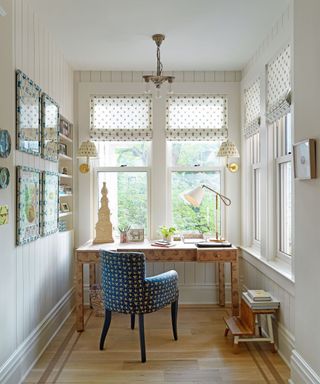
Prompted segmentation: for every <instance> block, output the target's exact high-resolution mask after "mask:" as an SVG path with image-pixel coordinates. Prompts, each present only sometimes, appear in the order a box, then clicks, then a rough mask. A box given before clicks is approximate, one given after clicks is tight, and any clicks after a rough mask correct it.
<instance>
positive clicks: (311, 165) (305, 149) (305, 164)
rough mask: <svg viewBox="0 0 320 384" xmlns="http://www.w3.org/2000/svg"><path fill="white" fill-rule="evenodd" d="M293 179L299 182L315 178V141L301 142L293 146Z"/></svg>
mask: <svg viewBox="0 0 320 384" xmlns="http://www.w3.org/2000/svg"><path fill="white" fill-rule="evenodd" d="M293 169H294V177H295V179H299V180H309V179H314V178H316V141H315V139H306V140H302V141H300V142H298V143H296V144H293Z"/></svg>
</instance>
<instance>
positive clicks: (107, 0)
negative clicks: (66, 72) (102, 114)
mask: <svg viewBox="0 0 320 384" xmlns="http://www.w3.org/2000/svg"><path fill="white" fill-rule="evenodd" d="M288 1H289V0H158V1H155V0H29V2H30V4H31V6H32V8H33V9H34V10H35V12H36V13H37V14H38V15H39V16H40V18H41V19H42V22H43V24H44V25H45V26H46V27H47V29H48V30H49V31H50V32H51V33H52V35H53V36H54V38H55V40H56V42H57V44H58V46H59V47H60V48H61V50H62V51H63V53H64V56H65V58H66V59H67V61H68V62H69V63H70V64H71V65H72V66H73V68H74V69H77V70H86V69H87V70H88V69H89V70H123V71H125V70H155V63H156V56H155V49H156V47H155V44H154V42H153V41H152V39H151V36H152V35H153V34H154V33H163V34H165V35H166V39H165V41H164V42H163V44H162V46H161V59H162V62H163V66H164V70H167V71H170V70H240V69H242V68H243V67H244V65H245V64H246V63H247V62H248V60H249V59H250V58H251V56H252V55H253V53H254V52H255V50H256V49H257V47H258V46H259V44H260V43H261V42H262V41H263V39H264V38H265V37H266V35H267V34H268V32H269V31H270V30H271V27H272V26H273V24H274V23H275V22H276V21H277V19H278V18H279V17H280V15H281V13H282V12H283V11H284V10H285V8H286V6H287V4H288Z"/></svg>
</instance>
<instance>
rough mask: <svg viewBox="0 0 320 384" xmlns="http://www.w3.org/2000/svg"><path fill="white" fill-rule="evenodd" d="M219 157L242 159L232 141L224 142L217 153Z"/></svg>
mask: <svg viewBox="0 0 320 384" xmlns="http://www.w3.org/2000/svg"><path fill="white" fill-rule="evenodd" d="M217 157H240V155H239V152H238V149H237V147H236V145H235V144H234V143H233V142H232V141H230V140H227V141H224V142H223V143H222V144H221V146H220V148H219V151H218V153H217Z"/></svg>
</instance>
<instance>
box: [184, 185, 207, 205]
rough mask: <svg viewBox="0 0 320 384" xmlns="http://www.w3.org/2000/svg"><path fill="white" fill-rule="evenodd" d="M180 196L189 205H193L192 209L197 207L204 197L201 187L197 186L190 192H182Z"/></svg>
mask: <svg viewBox="0 0 320 384" xmlns="http://www.w3.org/2000/svg"><path fill="white" fill-rule="evenodd" d="M181 196H182V198H183V199H184V200H185V201H187V202H188V203H189V204H191V205H193V206H194V207H199V206H200V204H201V202H202V199H203V196H204V190H203V188H202V185H199V186H198V187H196V188H194V189H191V190H190V191H187V192H183V193H182V195H181Z"/></svg>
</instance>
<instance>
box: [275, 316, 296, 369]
mask: <svg viewBox="0 0 320 384" xmlns="http://www.w3.org/2000/svg"><path fill="white" fill-rule="evenodd" d="M277 326H278V340H277V348H278V353H279V355H280V356H281V358H282V360H283V361H284V362H285V363H286V364H287V366H288V367H290V359H291V355H292V351H293V350H294V348H295V338H294V336H293V334H292V333H291V332H289V331H288V330H287V328H285V327H284V326H283V325H282V324H281V323H277Z"/></svg>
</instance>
